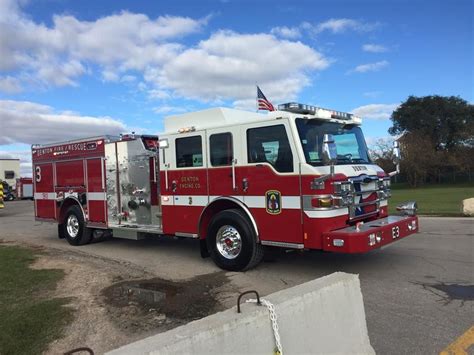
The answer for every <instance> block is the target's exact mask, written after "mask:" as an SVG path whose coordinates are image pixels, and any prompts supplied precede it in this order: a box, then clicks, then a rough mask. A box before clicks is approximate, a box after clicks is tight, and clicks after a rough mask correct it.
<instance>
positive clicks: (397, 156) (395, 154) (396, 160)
mask: <svg viewBox="0 0 474 355" xmlns="http://www.w3.org/2000/svg"><path fill="white" fill-rule="evenodd" d="M392 155H393V164H395V166H396V170H395V171H392V172H390V173H388V175H389V176H395V175H397V174H399V173H400V160H401V155H400V144H399V143H398V142H397V141H394V142H393V148H392Z"/></svg>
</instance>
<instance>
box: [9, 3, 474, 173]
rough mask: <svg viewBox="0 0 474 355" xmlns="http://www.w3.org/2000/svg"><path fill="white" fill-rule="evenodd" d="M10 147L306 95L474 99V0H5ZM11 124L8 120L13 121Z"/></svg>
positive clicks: (140, 128) (381, 122) (15, 152)
mask: <svg viewBox="0 0 474 355" xmlns="http://www.w3.org/2000/svg"><path fill="white" fill-rule="evenodd" d="M0 53H1V56H0V124H1V127H2V131H3V134H0V155H3V156H18V157H20V158H21V159H22V167H23V171H24V172H25V173H26V172H27V171H28V169H29V168H30V163H29V158H28V150H29V147H28V146H29V144H31V143H35V142H40V143H41V142H47V141H51V140H53V141H54V140H63V139H67V138H74V137H81V136H87V135H95V134H97V133H118V132H120V131H124V130H125V131H129V130H135V131H137V132H147V133H157V132H159V131H161V130H162V121H163V117H164V116H166V115H169V114H175V113H180V112H185V111H193V110H198V109H202V108H207V107H212V106H227V107H237V108H243V109H250V110H252V109H254V107H255V94H256V92H255V83H256V82H258V84H259V85H260V87H261V89H262V90H263V92H264V93H265V94H266V96H267V98H268V99H269V100H270V101H272V102H273V103H274V104H277V103H283V102H287V101H293V100H296V101H300V102H304V103H308V104H315V105H319V106H323V107H328V108H333V109H337V110H341V111H351V112H355V113H358V114H359V115H361V116H362V117H363V118H364V125H363V128H364V131H365V134H366V137H367V139H368V141H369V142H372V141H374V139H376V138H377V137H386V136H387V135H388V133H387V129H388V127H390V121H389V120H388V117H389V116H390V113H391V112H392V110H393V109H394V108H396V106H397V105H398V104H400V103H401V102H402V101H404V100H405V99H406V98H407V97H408V96H409V95H417V96H422V95H431V94H439V95H459V96H461V97H462V98H464V99H466V100H468V101H470V102H473V87H474V85H473V5H472V1H468V0H456V1H419V0H418V1H416V0H415V1H375V0H372V1H349V0H332V1H329V0H324V1H260V2H257V3H256V2H255V1H237V0H225V1H218V0H216V1H211V0H208V1H179V0H175V1H73V0H36V1H33V0H31V1H22V0H20V1H15V0H0ZM5 127H6V128H5Z"/></svg>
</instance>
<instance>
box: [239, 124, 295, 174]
mask: <svg viewBox="0 0 474 355" xmlns="http://www.w3.org/2000/svg"><path fill="white" fill-rule="evenodd" d="M247 159H248V162H249V163H268V164H270V165H271V166H273V167H274V168H275V170H276V171H278V172H280V173H289V172H293V153H292V152H291V147H290V142H289V140H288V135H287V134H286V129H285V126H284V125H276V126H267V127H258V128H250V129H248V130H247Z"/></svg>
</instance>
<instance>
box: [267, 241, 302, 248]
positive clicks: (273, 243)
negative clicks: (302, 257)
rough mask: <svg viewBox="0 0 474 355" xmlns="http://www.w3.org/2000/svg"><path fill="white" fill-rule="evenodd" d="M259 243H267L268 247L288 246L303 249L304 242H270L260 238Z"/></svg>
mask: <svg viewBox="0 0 474 355" xmlns="http://www.w3.org/2000/svg"><path fill="white" fill-rule="evenodd" d="M260 244H262V245H267V246H270V247H280V248H290V249H304V244H297V243H285V242H272V241H270V240H262V241H260Z"/></svg>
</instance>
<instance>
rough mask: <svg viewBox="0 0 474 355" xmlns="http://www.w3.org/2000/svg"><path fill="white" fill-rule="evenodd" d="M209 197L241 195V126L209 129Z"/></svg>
mask: <svg viewBox="0 0 474 355" xmlns="http://www.w3.org/2000/svg"><path fill="white" fill-rule="evenodd" d="M207 137H208V179H209V181H208V185H209V197H210V199H211V200H212V199H215V198H218V197H220V196H227V197H228V196H236V195H241V191H239V190H240V189H239V185H238V176H237V170H238V169H237V167H238V166H240V165H242V158H241V154H240V151H239V150H238V149H237V148H238V147H239V146H240V127H239V126H234V127H224V128H215V129H209V130H207Z"/></svg>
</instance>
